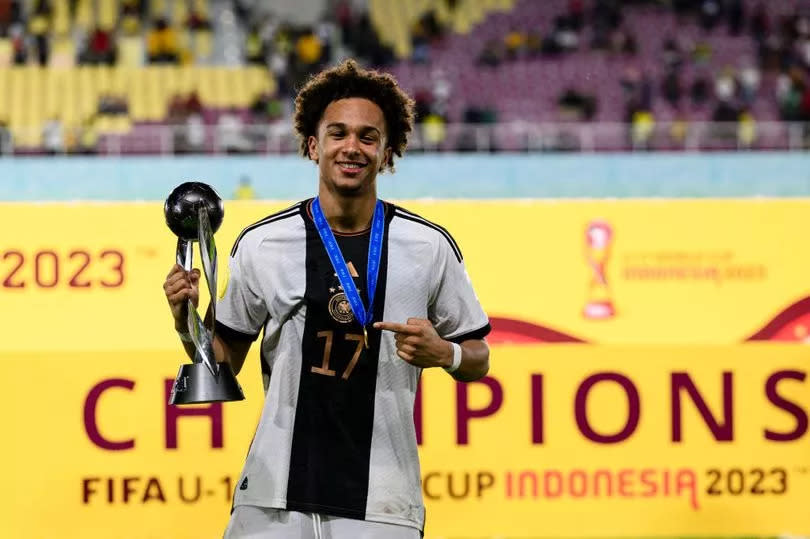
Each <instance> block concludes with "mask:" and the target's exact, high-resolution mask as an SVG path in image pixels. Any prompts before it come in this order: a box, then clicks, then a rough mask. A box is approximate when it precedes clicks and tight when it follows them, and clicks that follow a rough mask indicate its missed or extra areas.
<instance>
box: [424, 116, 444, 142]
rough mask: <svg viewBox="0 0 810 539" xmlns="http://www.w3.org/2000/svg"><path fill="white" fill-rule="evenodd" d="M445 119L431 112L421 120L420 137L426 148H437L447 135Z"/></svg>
mask: <svg viewBox="0 0 810 539" xmlns="http://www.w3.org/2000/svg"><path fill="white" fill-rule="evenodd" d="M445 123H446V122H445V120H444V118H443V117H442V116H440V115H438V114H436V113H433V112H431V113H430V114H428V115H427V116H426V117H425V119H424V121H423V122H422V137H423V140H424V142H425V146H426V147H427V148H438V147H439V146H441V144H442V142H444V139H445V137H446V136H447V129H446V127H445Z"/></svg>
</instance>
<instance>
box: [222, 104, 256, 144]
mask: <svg viewBox="0 0 810 539" xmlns="http://www.w3.org/2000/svg"><path fill="white" fill-rule="evenodd" d="M244 131H245V124H244V122H243V121H242V118H241V117H240V116H239V111H237V110H236V109H229V110H228V111H227V112H225V113H224V114H222V115H221V116H220V117H219V121H218V122H217V137H218V144H217V145H218V147H219V148H220V149H222V150H223V151H225V153H244V152H248V151H251V150H252V149H253V144H252V143H251V142H250V140H248V138H247V137H245V133H244Z"/></svg>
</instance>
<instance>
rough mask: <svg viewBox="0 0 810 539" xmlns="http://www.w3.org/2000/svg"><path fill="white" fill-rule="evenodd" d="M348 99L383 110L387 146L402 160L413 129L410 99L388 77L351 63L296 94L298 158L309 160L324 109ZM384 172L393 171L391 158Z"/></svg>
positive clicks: (313, 79)
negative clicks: (358, 100)
mask: <svg viewBox="0 0 810 539" xmlns="http://www.w3.org/2000/svg"><path fill="white" fill-rule="evenodd" d="M350 97H361V98H364V99H368V100H369V101H371V102H373V103H375V104H376V105H377V106H378V107H380V109H382V112H383V116H384V117H385V127H386V131H387V136H388V146H389V147H390V148H391V150H392V151H393V153H394V154H396V155H397V156H399V157H402V154H403V153H404V152H405V147H406V146H407V145H408V133H410V132H411V130H412V129H413V107H414V104H413V99H411V98H410V96H408V94H406V93H405V91H403V90H402V88H400V87H399V85H398V84H397V81H396V79H394V77H392V76H391V75H389V74H387V73H380V72H378V71H375V70H372V69H363V68H362V67H360V66H359V65H358V64H357V62H356V61H354V60H352V59H348V60H344V61H343V62H342V63H341V64H339V65H337V66H335V67H332V68H329V69H326V70H324V71H321V72H320V73H318V74H317V75H314V76H313V77H311V78H310V79H309V81H307V83H306V84H305V85H304V86H303V87H302V88H301V90H299V92H298V96H297V97H296V98H295V117H294V126H295V133H296V135H297V136H298V138H299V140H300V144H301V145H300V149H301V154H302V155H303V156H304V157H309V147H308V143H307V140H308V139H309V137H310V136H315V137H317V132H318V123H319V122H320V121H321V118H322V117H323V113H324V111H325V110H326V107H328V106H329V104H330V103H332V102H333V101H337V100H338V99H346V98H350ZM384 168H387V169H389V170H391V171H393V170H394V158H393V156H392V157H391V159H389V161H388V163H386V164H385V166H384Z"/></svg>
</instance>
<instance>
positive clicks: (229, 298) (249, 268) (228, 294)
mask: <svg viewBox="0 0 810 539" xmlns="http://www.w3.org/2000/svg"><path fill="white" fill-rule="evenodd" d="M245 243H247V242H245ZM251 251H252V250H251V249H250V245H240V246H239V249H237V250H236V251H235V252H234V253H233V254H232V255H231V257H230V258H229V259H228V278H227V279H226V281H225V284H224V287H225V288H224V290H222V291H221V295H220V298H219V299H218V301H217V331H218V332H219V333H220V334H221V335H224V336H226V337H231V338H235V339H248V340H255V339H256V338H257V337H258V336H259V333H261V330H262V326H264V323H265V322H266V320H267V318H268V311H267V306H266V303H265V301H264V298H263V297H262V294H261V286H260V285H259V283H258V282H257V274H256V271H255V268H254V265H253V263H252V257H251Z"/></svg>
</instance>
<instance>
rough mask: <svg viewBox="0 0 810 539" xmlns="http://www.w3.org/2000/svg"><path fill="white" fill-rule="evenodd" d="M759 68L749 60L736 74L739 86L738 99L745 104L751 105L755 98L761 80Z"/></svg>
mask: <svg viewBox="0 0 810 539" xmlns="http://www.w3.org/2000/svg"><path fill="white" fill-rule="evenodd" d="M761 78H762V77H761V75H760V72H759V68H758V67H757V66H756V65H754V64H753V63H751V62H745V63H744V64H743V67H742V68H741V69H740V71H739V73H738V75H737V82H738V84H739V88H740V99H742V102H743V103H744V104H745V105H746V106H751V105H753V104H754V101H756V99H757V93H758V92H759V85H760V82H761Z"/></svg>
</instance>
